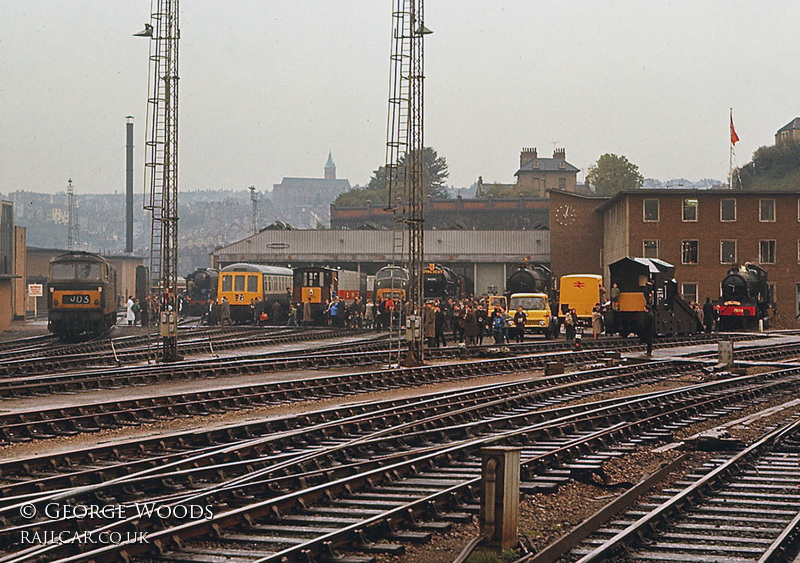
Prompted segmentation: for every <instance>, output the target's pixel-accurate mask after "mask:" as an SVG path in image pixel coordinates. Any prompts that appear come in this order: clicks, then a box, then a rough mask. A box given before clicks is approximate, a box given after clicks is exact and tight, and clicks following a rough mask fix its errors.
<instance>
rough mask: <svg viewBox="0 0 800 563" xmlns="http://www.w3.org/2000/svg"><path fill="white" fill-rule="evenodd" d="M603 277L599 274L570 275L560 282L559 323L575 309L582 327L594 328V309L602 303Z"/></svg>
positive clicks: (563, 277)
mask: <svg viewBox="0 0 800 563" xmlns="http://www.w3.org/2000/svg"><path fill="white" fill-rule="evenodd" d="M601 287H603V276H600V275H597V274H569V275H566V276H561V278H559V280H558V322H559V325H562V324H564V317H566V315H567V313H568V312H569V310H570V309H575V313H576V314H577V315H578V324H579V325H580V326H592V309H593V308H594V306H595V305H597V304H598V303H600V288H601Z"/></svg>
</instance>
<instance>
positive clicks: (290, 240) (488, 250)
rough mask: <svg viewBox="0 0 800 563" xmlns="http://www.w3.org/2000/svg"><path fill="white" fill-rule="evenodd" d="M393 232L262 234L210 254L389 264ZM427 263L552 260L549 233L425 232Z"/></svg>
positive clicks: (221, 257) (268, 259)
mask: <svg viewBox="0 0 800 563" xmlns="http://www.w3.org/2000/svg"><path fill="white" fill-rule="evenodd" d="M393 237H394V233H393V231H350V230H297V231H271V230H270V231H261V232H260V233H258V234H255V235H252V236H250V237H247V238H245V239H243V240H240V241H238V242H235V243H233V244H230V245H228V246H225V247H222V248H220V249H218V250H216V251H214V253H213V254H214V256H216V257H217V258H218V259H219V261H220V262H223V263H226V262H250V261H255V262H286V261H294V262H320V261H340V262H352V261H361V262H378V261H386V260H391V258H392V246H393V240H394V239H393ZM424 240H425V260H426V261H427V260H430V261H443V262H454V261H469V262H486V263H497V262H504V261H518V260H522V259H524V258H525V257H528V256H530V259H531V260H532V261H544V262H546V261H549V260H550V231H546V230H541V231H540V230H537V231H466V230H453V231H436V230H432V231H425V235H424Z"/></svg>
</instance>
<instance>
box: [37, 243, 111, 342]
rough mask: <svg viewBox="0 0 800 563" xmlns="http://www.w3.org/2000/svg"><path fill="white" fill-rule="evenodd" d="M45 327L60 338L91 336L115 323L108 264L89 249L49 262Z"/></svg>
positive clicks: (61, 256) (100, 332) (67, 254)
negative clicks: (46, 320) (46, 324)
mask: <svg viewBox="0 0 800 563" xmlns="http://www.w3.org/2000/svg"><path fill="white" fill-rule="evenodd" d="M47 305H48V310H49V315H48V329H49V330H50V332H52V333H54V334H56V335H57V336H59V337H61V338H70V339H76V338H81V337H83V338H91V337H94V336H98V335H100V334H102V333H103V332H105V331H106V330H107V329H108V328H110V327H111V326H113V325H114V324H115V322H116V314H117V307H116V284H115V274H114V271H113V268H112V267H111V265H110V264H109V263H108V262H106V261H105V260H104V259H103V258H101V257H100V256H97V255H95V254H90V253H88V252H69V253H66V254H62V255H60V256H57V257H56V258H54V259H53V260H52V261H51V263H50V275H49V279H48V294H47Z"/></svg>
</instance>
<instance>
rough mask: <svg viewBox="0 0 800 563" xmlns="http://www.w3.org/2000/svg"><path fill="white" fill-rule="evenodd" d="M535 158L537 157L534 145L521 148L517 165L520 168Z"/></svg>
mask: <svg viewBox="0 0 800 563" xmlns="http://www.w3.org/2000/svg"><path fill="white" fill-rule="evenodd" d="M535 158H538V157H537V156H536V147H533V148H528V149H522V151H521V152H520V153H519V167H520V168H522V167H523V166H525V165H526V164H528V163H529V162H530V161H531V160H533V159H535Z"/></svg>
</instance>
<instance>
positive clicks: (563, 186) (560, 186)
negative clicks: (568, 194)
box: [558, 178, 567, 190]
mask: <svg viewBox="0 0 800 563" xmlns="http://www.w3.org/2000/svg"><path fill="white" fill-rule="evenodd" d="M558 189H560V190H566V189H567V179H566V178H559V179H558Z"/></svg>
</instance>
